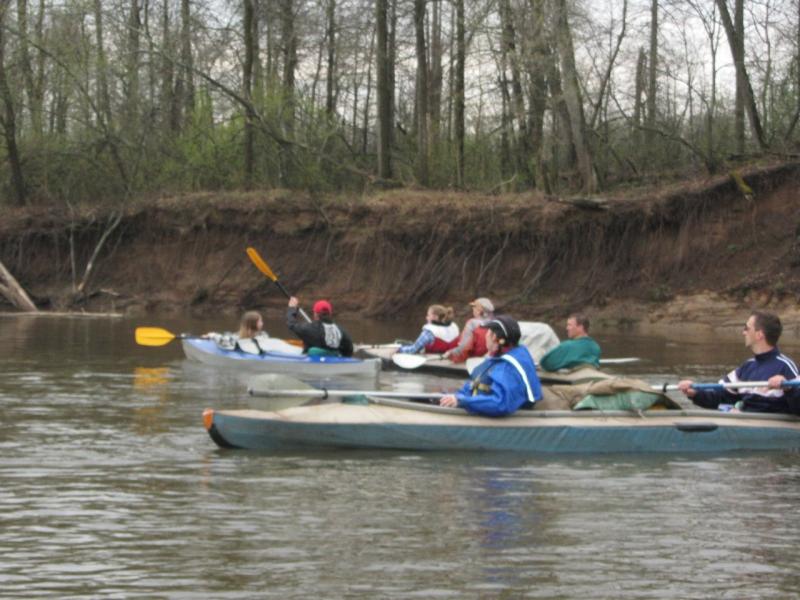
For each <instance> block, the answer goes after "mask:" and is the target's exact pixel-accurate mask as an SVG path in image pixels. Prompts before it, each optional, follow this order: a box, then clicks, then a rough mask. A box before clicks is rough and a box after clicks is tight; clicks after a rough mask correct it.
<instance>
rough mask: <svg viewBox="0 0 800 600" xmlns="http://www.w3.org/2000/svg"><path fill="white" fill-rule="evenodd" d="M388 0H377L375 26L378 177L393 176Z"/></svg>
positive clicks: (388, 177) (386, 177) (387, 177)
mask: <svg viewBox="0 0 800 600" xmlns="http://www.w3.org/2000/svg"><path fill="white" fill-rule="evenodd" d="M388 8H389V3H388V0H376V1H375V27H376V30H377V51H376V52H375V57H376V78H377V88H378V177H380V178H381V179H390V178H391V177H392V153H391V130H392V120H391V119H392V113H391V102H392V96H391V86H390V82H389V61H390V58H389V48H388V47H387V44H388V41H389V22H388V16H389V15H388Z"/></svg>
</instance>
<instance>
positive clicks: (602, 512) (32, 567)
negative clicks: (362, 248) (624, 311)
mask: <svg viewBox="0 0 800 600" xmlns="http://www.w3.org/2000/svg"><path fill="white" fill-rule="evenodd" d="M164 323H166V324H167V326H168V327H169V328H171V329H173V330H174V331H176V332H177V331H183V330H186V331H195V332H199V331H205V330H207V329H219V328H221V327H223V326H224V323H222V324H221V323H215V322H199V321H195V322H188V321H187V322H176V321H170V320H164V321H162V322H160V323H154V322H153V320H150V322H148V323H144V322H142V321H141V320H139V321H137V322H134V321H132V320H126V319H86V318H61V319H55V318H49V317H45V318H27V317H0V337H1V338H2V340H3V344H2V347H0V365H2V378H0V420H1V421H2V425H1V426H0V453H1V456H2V461H0V483H1V484H2V485H0V565H2V568H0V597H8V598H22V597H31V598H33V597H35V598H41V597H57V598H67V597H70V598H77V597H84V598H132V597H142V598H145V597H146V598H160V597H163V598H267V597H270V598H271V597H274V598H308V597H319V598H409V597H418V598H496V597H502V598H518V597H529V598H664V599H671V598H712V597H713V598H743V599H744V598H790V597H797V590H798V589H800V574H798V573H800V571H798V568H797V564H798V562H800V455H798V454H796V453H760V454H737V455H719V456H715V455H683V456H669V455H665V456H634V455H619V456H578V457H551V456H535V455H533V456H530V455H528V456H520V455H509V454H491V453H469V454H464V453H462V454H443V453H427V454H426V453H413V452H367V451H363V452H362V451H342V452H333V451H332V452H326V453H293V454H278V455H274V454H273V455H270V454H259V453H253V452H245V451H223V450H220V449H217V448H216V447H215V445H214V444H213V443H212V442H211V440H210V438H209V437H208V436H207V434H206V433H205V431H204V429H203V427H202V422H201V421H202V419H201V414H202V411H203V409H204V408H205V407H208V406H212V407H217V408H221V407H233V406H236V405H237V404H241V403H242V402H243V401H244V400H245V394H244V390H245V386H246V379H243V378H242V377H239V376H235V375H230V374H226V373H224V372H220V371H215V370H213V369H209V368H207V367H201V366H198V365H196V364H192V363H189V362H187V361H185V360H184V359H183V357H182V355H181V351H180V346H179V345H178V343H177V342H172V344H170V345H167V346H165V347H163V348H143V347H138V346H136V345H135V344H134V342H133V329H134V328H135V326H136V325H144V324H159V325H164ZM371 325H372V326H371V327H367V325H366V324H361V326H360V327H359V326H357V325H355V324H352V325H351V326H350V329H351V330H352V331H353V333H354V337H356V338H357V339H360V340H361V341H369V342H377V341H387V340H388V339H392V338H393V337H397V336H402V335H404V333H403V332H402V331H401V328H400V327H399V326H391V327H390V326H388V325H385V324H384V325H378V324H371ZM268 326H269V327H270V329H271V330H274V331H277V332H278V333H280V331H281V327H280V325H279V324H276V323H268ZM405 329H406V332H405V336H406V337H408V336H409V333H408V331H407V330H408V327H406V328H405ZM413 333H414V328H413V327H412V328H411V333H410V335H411V337H413ZM597 338H598V339H599V340H600V341H601V342H602V343H603V345H604V349H605V351H606V354H607V355H609V356H612V355H613V356H632V355H636V356H641V357H642V358H645V359H646V360H645V361H643V362H642V363H639V364H637V365H634V366H631V367H626V368H625V372H626V373H628V374H632V375H637V376H642V377H645V378H647V379H649V380H651V381H659V382H661V381H674V380H675V379H676V378H677V377H678V376H679V375H691V376H695V377H697V378H700V377H707V378H711V379H716V378H717V377H718V376H719V374H721V373H722V372H724V371H726V370H728V369H729V368H731V367H732V366H734V365H735V364H737V363H738V362H740V361H741V360H742V359H743V358H744V357H745V356H746V353H745V350H744V349H743V348H742V347H741V343H740V341H739V340H738V339H737V338H736V337H735V336H732V337H731V339H730V340H724V341H718V340H705V341H703V340H700V341H695V342H692V343H691V344H688V345H687V344H682V343H677V342H676V341H674V340H673V341H671V340H667V339H664V338H657V337H644V336H623V335H620V334H614V335H612V334H606V335H603V334H602V333H598V335H597ZM786 349H788V350H792V348H791V347H789V348H786ZM794 354H798V353H797V352H794ZM409 381H411V382H412V383H413V384H415V385H417V386H418V387H421V388H425V389H444V388H446V387H447V386H454V385H455V384H456V382H450V381H445V380H441V379H434V378H430V377H424V376H420V375H418V374H416V373H404V374H400V375H397V374H382V380H381V383H380V385H381V386H382V387H398V386H400V385H407V384H408V382H409Z"/></svg>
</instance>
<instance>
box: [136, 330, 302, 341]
mask: <svg viewBox="0 0 800 600" xmlns="http://www.w3.org/2000/svg"><path fill="white" fill-rule="evenodd" d="M134 337H135V338H136V343H137V344H139V345H140V346H166V345H167V344H169V343H170V342H171V341H172V340H175V339H178V340H183V339H189V338H200V337H202V336H199V335H192V334H190V333H172V332H171V331H167V330H166V329H162V328H161V327H137V328H136V331H135V332H134ZM283 341H284V342H286V343H287V344H291V345H292V346H302V345H303V342H302V341H300V340H283Z"/></svg>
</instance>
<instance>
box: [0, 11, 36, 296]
mask: <svg viewBox="0 0 800 600" xmlns="http://www.w3.org/2000/svg"><path fill="white" fill-rule="evenodd" d="M7 11H8V3H7V2H0V98H2V102H3V116H2V118H0V125H2V127H3V137H4V138H5V142H6V152H7V153H8V163H9V166H10V168H11V187H12V189H13V190H14V198H15V200H16V204H17V206H25V204H26V193H25V179H24V177H23V174H22V161H21V159H20V154H19V148H18V146H17V116H16V111H15V109H14V99H13V97H12V95H11V88H10V87H9V85H8V75H7V74H6V56H5V54H6V53H5V50H6V35H5V23H6V17H7ZM34 310H35V309H34Z"/></svg>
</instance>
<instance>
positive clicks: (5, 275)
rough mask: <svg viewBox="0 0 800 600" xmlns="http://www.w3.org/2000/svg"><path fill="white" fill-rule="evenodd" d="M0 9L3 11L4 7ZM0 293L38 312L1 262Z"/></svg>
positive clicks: (16, 304)
mask: <svg viewBox="0 0 800 600" xmlns="http://www.w3.org/2000/svg"><path fill="white" fill-rule="evenodd" d="M0 10H3V11H5V9H0ZM0 20H2V19H1V18H0ZM0 35H1V34H0ZM0 294H2V295H3V296H4V297H5V298H6V300H8V301H9V302H11V304H13V305H14V306H16V307H17V308H19V309H20V310H27V311H30V312H39V309H37V308H36V305H35V304H34V303H33V301H32V300H31V299H30V296H28V294H27V293H25V290H24V289H23V288H22V286H21V285H20V284H19V283H17V280H16V279H14V276H13V275H12V274H11V273H10V272H9V270H8V269H6V266H5V265H4V264H3V263H2V262H0Z"/></svg>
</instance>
